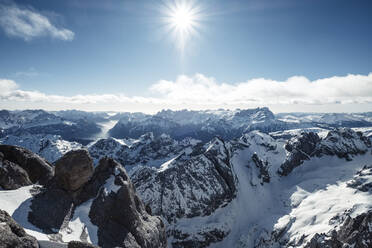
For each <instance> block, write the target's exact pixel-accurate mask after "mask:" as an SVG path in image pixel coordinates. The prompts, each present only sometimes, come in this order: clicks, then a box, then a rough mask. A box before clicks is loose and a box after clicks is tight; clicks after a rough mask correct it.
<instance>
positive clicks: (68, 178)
mask: <svg viewBox="0 0 372 248" xmlns="http://www.w3.org/2000/svg"><path fill="white" fill-rule="evenodd" d="M93 170H94V168H93V160H92V158H91V157H90V155H89V153H88V151H87V150H85V149H81V150H75V151H70V152H68V153H66V154H65V155H64V156H63V157H62V158H60V159H59V160H57V161H56V163H55V179H56V182H57V184H58V185H59V186H60V187H61V188H63V189H65V190H67V191H76V190H78V189H79V188H80V187H82V186H83V185H84V184H85V183H86V182H88V181H89V179H90V178H91V176H92V175H93Z"/></svg>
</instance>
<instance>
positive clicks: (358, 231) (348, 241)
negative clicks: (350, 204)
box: [305, 210, 372, 248]
mask: <svg viewBox="0 0 372 248" xmlns="http://www.w3.org/2000/svg"><path fill="white" fill-rule="evenodd" d="M371 227H372V211H371V210H370V211H368V212H366V213H362V214H360V215H358V216H356V217H355V218H352V217H350V216H347V218H346V219H345V221H344V222H343V224H342V225H341V226H340V227H339V228H338V229H333V230H331V231H329V232H328V233H327V234H325V233H316V234H315V235H314V237H313V238H312V239H311V240H310V242H308V243H307V244H306V245H305V248H328V247H332V248H333V247H335V248H338V247H340V248H341V247H354V248H369V247H372V230H371Z"/></svg>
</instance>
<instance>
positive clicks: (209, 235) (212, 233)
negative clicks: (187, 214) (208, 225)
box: [172, 228, 229, 248]
mask: <svg viewBox="0 0 372 248" xmlns="http://www.w3.org/2000/svg"><path fill="white" fill-rule="evenodd" d="M228 234H229V233H228V232H224V231H222V230H219V229H218V228H216V229H213V230H208V231H205V232H198V236H199V237H202V239H200V238H199V239H198V238H194V239H193V238H192V237H190V234H188V233H183V232H182V231H179V230H172V236H173V237H174V238H175V239H176V241H174V242H173V243H172V246H173V248H203V247H208V246H209V245H210V244H212V243H216V242H220V241H222V240H223V239H224V238H225V237H226V236H227V235H228Z"/></svg>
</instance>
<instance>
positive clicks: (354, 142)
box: [278, 128, 371, 176]
mask: <svg viewBox="0 0 372 248" xmlns="http://www.w3.org/2000/svg"><path fill="white" fill-rule="evenodd" d="M370 147H371V141H370V140H369V139H368V138H367V137H365V136H363V134H362V133H360V132H355V131H353V130H352V129H350V128H337V129H334V130H332V131H329V132H328V134H327V135H326V137H324V138H320V137H319V136H318V134H316V133H313V132H303V133H301V134H300V135H299V136H295V137H293V138H291V139H290V140H289V141H288V142H287V144H286V146H285V149H286V150H287V151H288V154H287V158H286V160H285V162H284V163H283V164H282V165H281V166H280V168H279V170H278V173H279V174H280V175H283V176H286V175H288V174H289V173H290V172H291V171H292V170H293V169H294V168H296V167H297V166H299V165H301V164H302V163H303V162H304V161H305V160H310V158H311V157H314V156H317V157H321V156H324V155H329V156H338V157H339V158H345V159H346V160H351V159H352V156H353V155H358V154H364V153H365V152H367V151H368V149H369V148H370Z"/></svg>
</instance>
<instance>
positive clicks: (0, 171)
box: [0, 152, 32, 189]
mask: <svg viewBox="0 0 372 248" xmlns="http://www.w3.org/2000/svg"><path fill="white" fill-rule="evenodd" d="M30 184H32V182H31V180H30V178H29V177H28V174H27V172H26V171H25V170H24V169H23V168H22V167H20V166H19V165H17V164H15V163H12V162H10V161H8V160H4V154H2V153H1V152H0V187H1V188H3V189H18V188H20V187H22V186H26V185H30Z"/></svg>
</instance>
